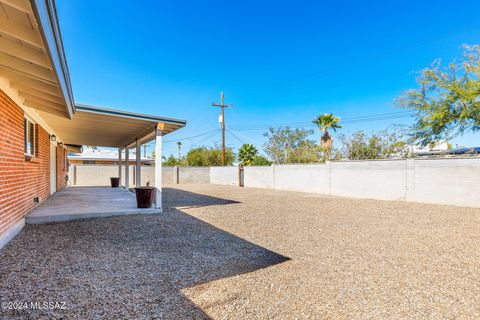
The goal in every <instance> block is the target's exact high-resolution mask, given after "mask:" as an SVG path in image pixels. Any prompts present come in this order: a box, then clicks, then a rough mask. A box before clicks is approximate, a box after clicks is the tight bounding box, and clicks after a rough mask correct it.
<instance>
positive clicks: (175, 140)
mask: <svg viewBox="0 0 480 320" xmlns="http://www.w3.org/2000/svg"><path fill="white" fill-rule="evenodd" d="M217 130H218V129H213V130H210V131H207V132H204V133H200V134H197V135H194V136H190V137H184V138H180V139H174V140H165V141H163V143H169V142H178V141H185V140H191V139H194V138H198V137H202V136H204V135H207V134H209V133H212V132H216V131H217Z"/></svg>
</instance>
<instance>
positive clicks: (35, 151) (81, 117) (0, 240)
mask: <svg viewBox="0 0 480 320" xmlns="http://www.w3.org/2000/svg"><path fill="white" fill-rule="evenodd" d="M92 72H93V73H94V70H92ZM185 124H186V122H185V121H182V120H176V119H170V118H164V117H157V116H153V115H143V114H137V113H131V112H124V111H120V110H113V109H106V108H99V107H93V106H86V105H78V104H77V105H76V104H75V102H74V97H73V93H72V88H71V84H70V77H69V73H68V67H67V62H66V57H65V54H64V50H63V44H62V38H61V34H60V30H59V25H58V20H57V16H56V9H55V4H54V1H53V0H31V1H27V0H0V248H1V247H2V246H3V245H4V244H5V243H7V242H8V241H9V240H10V239H11V238H12V237H13V236H14V235H15V234H17V233H18V232H19V231H20V230H21V228H22V227H23V225H24V221H25V219H24V218H25V216H26V215H27V214H28V213H29V212H30V211H31V210H32V209H33V208H35V207H36V206H38V205H39V204H40V203H42V202H43V201H45V199H47V198H48V197H49V196H50V195H51V194H53V193H55V192H56V191H58V190H60V189H62V188H64V187H65V177H66V175H67V174H68V166H67V153H68V152H79V146H81V145H94V146H104V147H114V148H118V149H119V150H122V149H124V150H126V151H125V157H126V158H127V159H129V152H128V150H129V149H131V148H136V149H137V151H138V150H141V145H142V143H146V142H148V141H151V140H153V139H155V152H156V158H157V160H158V161H157V163H159V166H158V167H159V168H157V167H155V172H156V175H155V179H156V180H155V182H156V184H155V185H156V186H157V197H156V199H157V201H156V206H157V208H159V209H161V161H160V159H161V155H162V145H161V142H162V136H163V135H165V134H167V133H169V132H172V131H174V130H177V129H179V128H181V127H183V126H185ZM137 154H139V152H137ZM120 160H121V159H120ZM140 161H141V159H139V157H137V159H136V163H137V164H138V165H140ZM128 168H129V166H124V169H125V175H124V177H125V179H124V180H125V181H124V183H123V184H124V185H125V186H127V187H129V186H130V181H129V178H128V177H129V175H128V170H129V169H128ZM118 173H119V175H120V176H122V169H121V167H119V170H118ZM139 181H141V180H140V174H139V175H138V180H137V181H136V184H137V185H138V184H139Z"/></svg>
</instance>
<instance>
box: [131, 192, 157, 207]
mask: <svg viewBox="0 0 480 320" xmlns="http://www.w3.org/2000/svg"><path fill="white" fill-rule="evenodd" d="M135 195H136V196H137V207H138V208H151V207H152V204H153V199H154V197H155V188H154V187H139V188H135Z"/></svg>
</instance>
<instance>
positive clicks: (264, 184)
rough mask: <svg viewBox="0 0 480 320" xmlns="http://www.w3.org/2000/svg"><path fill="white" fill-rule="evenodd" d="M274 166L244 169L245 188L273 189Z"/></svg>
mask: <svg viewBox="0 0 480 320" xmlns="http://www.w3.org/2000/svg"><path fill="white" fill-rule="evenodd" d="M273 171H274V166H251V167H250V166H248V167H244V171H243V183H244V187H251V188H266V189H273V174H274V173H273Z"/></svg>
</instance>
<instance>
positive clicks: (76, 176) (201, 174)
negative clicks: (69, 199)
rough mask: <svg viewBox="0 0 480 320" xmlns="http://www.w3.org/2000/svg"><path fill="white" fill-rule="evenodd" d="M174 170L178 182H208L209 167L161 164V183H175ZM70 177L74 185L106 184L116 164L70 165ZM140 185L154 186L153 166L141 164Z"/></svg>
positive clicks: (114, 174) (132, 169)
mask: <svg viewBox="0 0 480 320" xmlns="http://www.w3.org/2000/svg"><path fill="white" fill-rule="evenodd" d="M175 170H178V177H179V183H209V182H210V168H209V167H178V169H177V167H165V166H162V182H163V184H173V183H177V182H176V180H175ZM70 172H71V175H72V176H71V177H70V180H71V181H72V183H73V185H76V186H108V185H110V177H117V176H118V166H116V165H72V166H71V169H70ZM135 174H136V173H135V165H131V166H130V170H129V176H130V187H133V186H134V185H135ZM124 175H125V167H122V184H124V183H125V180H124ZM141 177H142V185H143V186H145V185H146V184H147V182H149V183H150V185H151V186H155V167H154V166H142V168H141Z"/></svg>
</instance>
